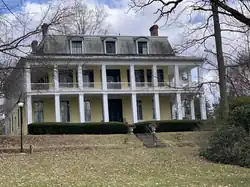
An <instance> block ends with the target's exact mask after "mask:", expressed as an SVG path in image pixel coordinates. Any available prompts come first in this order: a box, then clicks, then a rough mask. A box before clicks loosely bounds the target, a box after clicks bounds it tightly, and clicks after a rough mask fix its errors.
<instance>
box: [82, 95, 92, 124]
mask: <svg viewBox="0 0 250 187" xmlns="http://www.w3.org/2000/svg"><path fill="white" fill-rule="evenodd" d="M87 102H88V103H89V110H87V109H86V106H87V105H86V103H87ZM87 111H88V112H89V120H87V114H88V113H87ZM84 117H85V122H91V117H92V116H91V102H90V100H84Z"/></svg>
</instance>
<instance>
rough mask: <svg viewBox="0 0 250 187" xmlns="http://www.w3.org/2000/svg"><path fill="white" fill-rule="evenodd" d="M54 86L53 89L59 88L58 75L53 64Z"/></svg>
mask: <svg viewBox="0 0 250 187" xmlns="http://www.w3.org/2000/svg"><path fill="white" fill-rule="evenodd" d="M54 87H55V90H59V75H58V69H57V65H54Z"/></svg>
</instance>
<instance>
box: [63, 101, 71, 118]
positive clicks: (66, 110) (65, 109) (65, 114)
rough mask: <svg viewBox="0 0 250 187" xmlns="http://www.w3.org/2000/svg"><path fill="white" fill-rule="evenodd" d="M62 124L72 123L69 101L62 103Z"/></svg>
mask: <svg viewBox="0 0 250 187" xmlns="http://www.w3.org/2000/svg"><path fill="white" fill-rule="evenodd" d="M61 122H70V110H69V101H61Z"/></svg>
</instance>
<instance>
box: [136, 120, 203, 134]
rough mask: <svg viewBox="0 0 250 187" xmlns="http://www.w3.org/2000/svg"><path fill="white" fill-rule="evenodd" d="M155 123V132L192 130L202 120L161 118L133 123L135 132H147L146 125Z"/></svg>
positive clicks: (198, 125)
mask: <svg viewBox="0 0 250 187" xmlns="http://www.w3.org/2000/svg"><path fill="white" fill-rule="evenodd" d="M152 123H156V125H157V127H156V132H178V131H193V130H196V129H199V127H200V125H201V124H202V121H200V120H161V121H144V122H138V123H136V124H135V126H136V128H135V129H134V132H135V133H145V132H149V130H148V125H150V124H152Z"/></svg>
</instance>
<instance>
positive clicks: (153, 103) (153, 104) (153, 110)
mask: <svg viewBox="0 0 250 187" xmlns="http://www.w3.org/2000/svg"><path fill="white" fill-rule="evenodd" d="M152 112H153V119H155V102H154V99H153V100H152Z"/></svg>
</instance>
